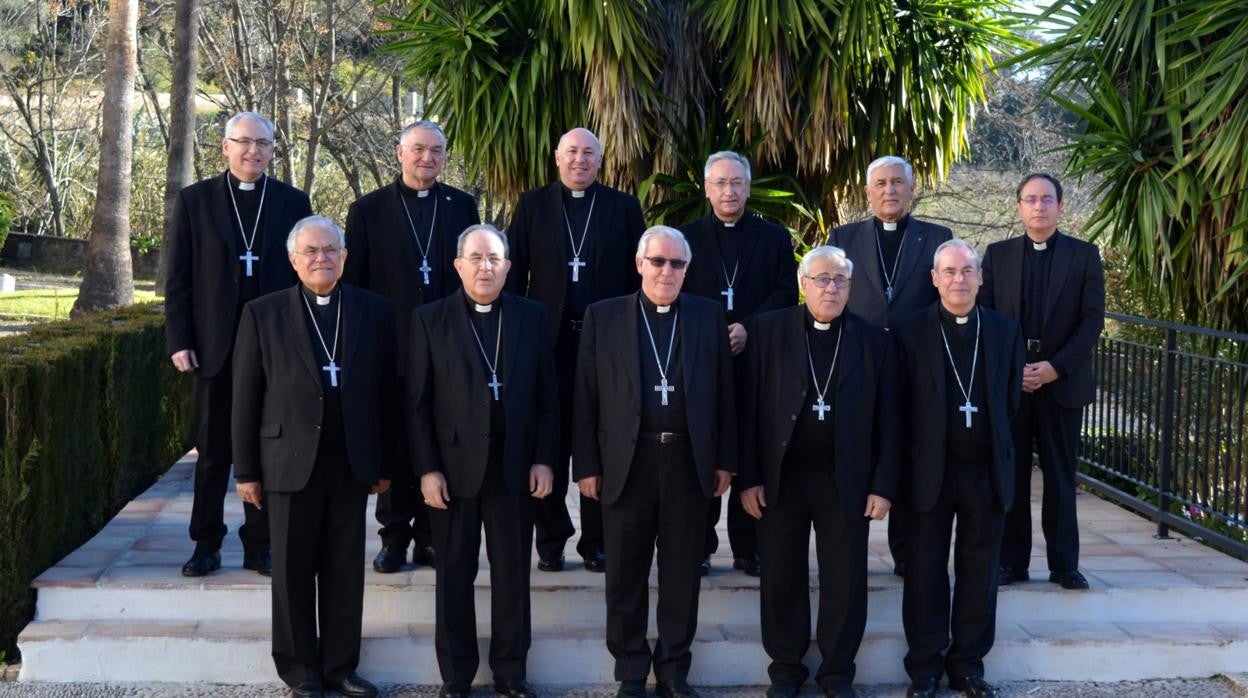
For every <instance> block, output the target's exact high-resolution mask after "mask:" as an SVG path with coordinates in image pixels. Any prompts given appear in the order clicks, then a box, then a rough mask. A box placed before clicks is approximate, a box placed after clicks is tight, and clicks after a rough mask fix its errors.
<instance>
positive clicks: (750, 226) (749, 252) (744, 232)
mask: <svg viewBox="0 0 1248 698" xmlns="http://www.w3.org/2000/svg"><path fill="white" fill-rule="evenodd" d="M711 215H715V214H711ZM760 220H761V219H759V218H758V217H757V216H755V215H754V214H752V213H748V212H747V213H746V214H745V215H744V216H742V217H741V220H740V221H738V223H737V225H739V226H741V251H740V252H739V253H738V256H737V259H738V260H740V262H741V267H740V268H741V269H742V270H744V271H745V274H744V276H741V275H738V276H737V280H736V281H737V283H736V285H738V286H739V285H741V282H742V281H746V280H747V279H750V278H752V275H751V274H750V271H749V269H750V260H751V259H752V258H753V257H754V253H755V252H756V251H757V250H758V238H759V237H760V236H761V233H760V232H759V231H758V230H755V227H756V222H758V221H760ZM725 266H726V265H725ZM747 283H748V282H747Z"/></svg>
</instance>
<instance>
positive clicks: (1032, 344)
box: [1027, 339, 1040, 354]
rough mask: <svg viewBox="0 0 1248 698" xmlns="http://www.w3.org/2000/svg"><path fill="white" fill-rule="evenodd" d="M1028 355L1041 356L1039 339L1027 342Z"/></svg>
mask: <svg viewBox="0 0 1248 698" xmlns="http://www.w3.org/2000/svg"><path fill="white" fill-rule="evenodd" d="M1027 353H1028V354H1039V353H1040V340H1038V339H1029V340H1027Z"/></svg>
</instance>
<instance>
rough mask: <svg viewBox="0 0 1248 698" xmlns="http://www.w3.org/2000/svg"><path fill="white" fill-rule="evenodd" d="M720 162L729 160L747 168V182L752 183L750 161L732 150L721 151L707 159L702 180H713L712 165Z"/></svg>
mask: <svg viewBox="0 0 1248 698" xmlns="http://www.w3.org/2000/svg"><path fill="white" fill-rule="evenodd" d="M720 160H728V161H729V162H735V163H737V164H738V165H740V166H741V167H744V168H745V181H747V182H749V181H751V176H750V161H749V159H748V158H746V157H745V156H744V155H742V154H741V153H734V152H733V151H731V150H721V151H719V152H718V153H711V155H710V157H708V158H707V159H706V165H705V166H704V167H703V168H702V179H710V178H711V165H714V164H715V163H717V162H719V161H720Z"/></svg>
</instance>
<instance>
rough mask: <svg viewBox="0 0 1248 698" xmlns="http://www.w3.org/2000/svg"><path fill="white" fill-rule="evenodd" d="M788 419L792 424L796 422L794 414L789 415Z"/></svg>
mask: <svg viewBox="0 0 1248 698" xmlns="http://www.w3.org/2000/svg"><path fill="white" fill-rule="evenodd" d="M789 419H791V420H793V421H794V422H796V421H797V415H795V414H791V415H789Z"/></svg>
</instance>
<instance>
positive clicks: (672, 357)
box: [572, 226, 738, 698]
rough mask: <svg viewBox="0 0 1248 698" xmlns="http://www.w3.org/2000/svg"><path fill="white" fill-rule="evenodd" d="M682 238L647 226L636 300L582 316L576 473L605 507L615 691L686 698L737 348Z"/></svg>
mask: <svg viewBox="0 0 1248 698" xmlns="http://www.w3.org/2000/svg"><path fill="white" fill-rule="evenodd" d="M692 256H693V255H692V252H691V251H690V249H689V243H687V242H686V241H685V238H684V236H683V235H681V233H680V231H678V230H676V229H675V228H669V227H667V226H655V227H653V228H650V229H649V230H647V231H646V232H645V233H644V234H643V235H642V236H641V240H640V241H638V244H637V253H636V268H637V272H638V273H639V274H640V275H641V291H640V293H636V294H630V295H627V296H621V297H619V298H611V299H608V300H605V301H600V302H598V303H595V304H593V305H591V306H590V307H589V309H588V310H586V312H585V329H584V333H583V336H582V338H581V347H580V354H579V358H578V362H577V370H576V407H575V409H574V410H573V421H572V430H573V431H572V452H573V458H572V468H573V476H574V477H575V479H576V481H577V485H578V486H579V487H580V491H581V494H582V495H584V496H586V497H589V498H590V499H595V500H597V499H601V501H602V519H603V533H604V536H603V537H604V541H605V544H606V553H607V560H608V561H609V563H610V564H609V565H608V567H607V571H606V572H607V575H606V576H607V580H606V581H607V583H606V596H607V649H608V650H610V652H611V656H613V657H614V658H615V678H616V680H618V681H620V689H619V692H618V693H617V695H619V696H626V697H632V696H637V697H638V698H640V697H643V696H645V695H646V688H645V681H646V677H647V676H649V674H650V669H651V667H652V666H653V668H654V674H655V677H656V678H657V679H658V686H657V687H656V692H657V693H658V694H659V695H660V696H663V697H670V696H693V695H697V693H696V692H695V691H694V690H693V689H692V688H690V686H689V683H688V680H687V679H688V675H689V664H690V661H691V658H692V655H691V653H690V651H689V650H690V645H691V643H692V642H693V636H694V632H695V631H696V630H697V625H698V587H699V585H700V579H699V576H700V575H699V570H698V564H697V559H698V557H697V556H698V554H699V553H700V551H701V550H702V548H703V546H704V545H705V540H704V539H705V527H704V521H705V517H706V507H707V501H708V500H709V499H710V498H711V497H717V496H719V495H721V494H723V492H724V490H726V489H728V484H729V482H730V480H731V479H732V474H733V473H734V472H736V464H737V455H738V453H737V431H736V409H735V407H734V400H733V398H734V394H733V370H732V354H731V352H730V350H729V348H728V326H727V322H726V321H725V318H724V311H723V307H722V306H720V305H719V304H717V303H715V302H713V301H708V300H706V299H705V298H698V297H696V296H691V295H689V294H684V293H681V292H680V289H681V284H682V283H683V282H684V276H685V267H686V266H688V265H689V263H690V259H691V258H692ZM656 542H657V544H658V554H659V599H658V610H657V612H656V617H657V625H658V642H657V643H656V644H655V646H654V651H653V653H652V652H651V650H650V644H649V643H648V642H647V641H646V626H647V616H648V610H649V599H648V597H649V586H650V584H649V579H650V563H651V560H652V559H653V557H654V551H655V544H656Z"/></svg>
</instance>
